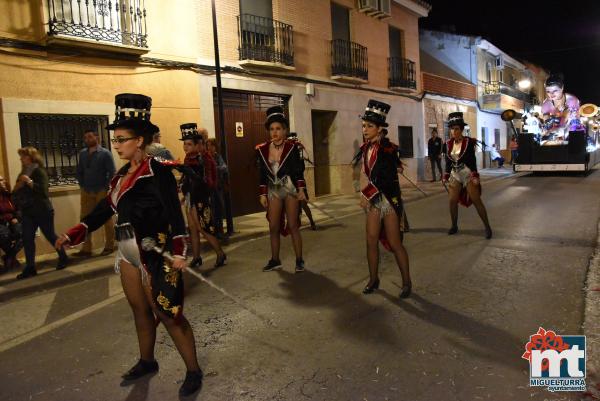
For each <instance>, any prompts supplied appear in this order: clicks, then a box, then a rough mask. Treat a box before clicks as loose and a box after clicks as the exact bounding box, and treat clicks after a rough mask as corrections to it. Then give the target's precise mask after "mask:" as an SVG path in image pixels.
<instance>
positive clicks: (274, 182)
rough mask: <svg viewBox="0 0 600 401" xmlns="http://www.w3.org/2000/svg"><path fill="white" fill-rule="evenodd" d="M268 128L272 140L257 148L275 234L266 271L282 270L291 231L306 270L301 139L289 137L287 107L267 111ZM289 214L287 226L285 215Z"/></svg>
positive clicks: (298, 265)
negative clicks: (302, 234) (282, 251)
mask: <svg viewBox="0 0 600 401" xmlns="http://www.w3.org/2000/svg"><path fill="white" fill-rule="evenodd" d="M265 128H266V129H267V131H269V135H270V137H271V140H270V141H267V142H265V143H262V144H260V145H258V146H257V147H256V153H257V158H258V166H259V169H260V185H259V190H260V204H261V205H262V206H263V207H264V208H265V209H267V219H268V220H269V234H270V237H271V259H270V260H269V262H268V263H267V265H266V266H265V267H264V268H263V271H265V272H268V271H272V270H277V269H281V261H280V260H279V247H280V242H281V239H280V237H279V236H280V234H283V235H284V236H285V235H287V233H288V232H289V233H290V234H291V235H292V244H293V245H294V252H295V253H296V272H297V273H300V272H303V271H304V259H302V237H300V227H299V226H300V224H299V223H300V218H299V210H300V201H302V200H304V199H306V198H305V195H304V188H305V187H306V184H305V182H304V173H303V172H304V160H302V157H301V156H300V149H299V147H298V144H297V142H295V141H290V140H287V139H286V136H287V132H288V130H289V122H288V120H287V118H285V115H284V114H283V108H282V107H280V106H274V107H271V108H270V109H268V110H267V120H266V122H265ZM286 217H287V226H285V224H284V223H285V221H284V220H285V218H286Z"/></svg>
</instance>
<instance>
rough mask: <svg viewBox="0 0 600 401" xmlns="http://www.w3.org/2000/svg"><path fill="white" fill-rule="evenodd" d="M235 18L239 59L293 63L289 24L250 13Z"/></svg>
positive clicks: (292, 43) (292, 44) (291, 35)
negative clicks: (236, 21) (236, 20)
mask: <svg viewBox="0 0 600 401" xmlns="http://www.w3.org/2000/svg"><path fill="white" fill-rule="evenodd" d="M237 19H238V40H239V56H240V60H254V61H264V62H268V63H274V64H282V65H286V66H290V67H292V66H293V65H294V41H293V29H292V26H291V25H288V24H284V23H283V22H279V21H277V20H274V19H271V18H265V17H259V16H256V15H250V14H242V15H239V16H238V17H237Z"/></svg>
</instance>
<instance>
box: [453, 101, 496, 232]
mask: <svg viewBox="0 0 600 401" xmlns="http://www.w3.org/2000/svg"><path fill="white" fill-rule="evenodd" d="M466 125H467V124H465V122H464V120H463V113H461V112H460V111H458V112H455V113H450V114H449V115H448V128H449V129H450V135H451V138H450V140H449V141H448V142H447V143H446V173H445V174H444V177H443V181H444V183H446V182H448V183H449V185H448V195H449V197H450V217H451V218H452V227H450V230H448V235H453V234H456V233H457V232H458V204H459V203H460V204H461V205H463V206H465V207H469V206H471V204H474V205H475V209H477V213H478V214H479V217H480V218H481V221H482V222H483V224H484V226H485V238H487V239H490V238H492V228H491V227H490V223H489V221H488V216H487V211H486V209H485V206H484V204H483V201H482V200H481V182H480V181H479V173H477V159H476V158H475V147H476V146H477V140H476V139H474V138H469V137H464V136H463V130H464V129H465V126H466Z"/></svg>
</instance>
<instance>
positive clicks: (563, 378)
mask: <svg viewBox="0 0 600 401" xmlns="http://www.w3.org/2000/svg"><path fill="white" fill-rule="evenodd" d="M585 356H586V351H585V336H559V335H557V334H556V333H555V332H554V331H552V330H545V329H544V328H542V327H540V328H539V330H538V332H537V333H536V334H534V335H532V336H530V337H529V342H528V343H527V344H526V345H525V353H524V354H523V355H522V356H521V357H522V358H523V359H527V360H528V361H529V385H530V386H532V387H533V386H537V387H547V388H548V390H549V391H585Z"/></svg>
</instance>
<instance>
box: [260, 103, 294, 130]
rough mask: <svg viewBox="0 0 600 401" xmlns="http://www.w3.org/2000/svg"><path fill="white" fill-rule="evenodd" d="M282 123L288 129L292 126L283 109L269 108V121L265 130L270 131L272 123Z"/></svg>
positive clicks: (266, 122)
mask: <svg viewBox="0 0 600 401" xmlns="http://www.w3.org/2000/svg"><path fill="white" fill-rule="evenodd" d="M275 122H277V123H281V124H283V125H285V126H286V128H288V127H289V126H290V122H289V121H288V119H287V118H285V114H284V113H283V107H281V106H273V107H269V109H268V110H267V119H266V121H265V128H266V129H269V127H270V126H271V123H275Z"/></svg>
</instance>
